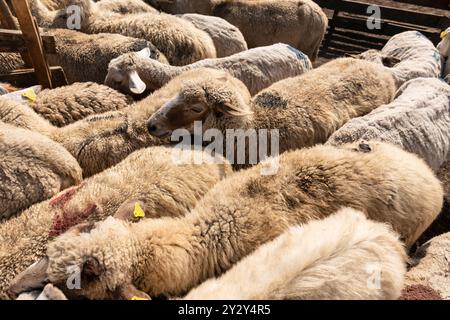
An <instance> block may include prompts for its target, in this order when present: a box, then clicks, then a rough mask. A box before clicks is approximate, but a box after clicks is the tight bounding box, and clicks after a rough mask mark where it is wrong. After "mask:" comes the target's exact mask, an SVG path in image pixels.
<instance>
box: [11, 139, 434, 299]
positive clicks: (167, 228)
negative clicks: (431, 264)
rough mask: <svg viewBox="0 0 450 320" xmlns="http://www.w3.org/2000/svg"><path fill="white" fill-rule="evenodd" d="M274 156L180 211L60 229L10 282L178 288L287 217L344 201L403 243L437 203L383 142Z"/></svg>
mask: <svg viewBox="0 0 450 320" xmlns="http://www.w3.org/2000/svg"><path fill="white" fill-rule="evenodd" d="M278 164H279V165H278V171H276V173H275V174H273V175H262V174H261V170H262V169H263V168H264V167H265V166H266V165H267V163H262V164H260V165H257V166H255V167H253V168H251V169H249V170H242V171H240V172H236V173H234V174H232V175H231V176H229V177H228V178H226V179H224V180H222V181H221V182H219V183H218V184H216V185H215V186H214V187H213V188H212V189H211V190H210V191H209V192H208V193H207V194H206V195H205V196H204V197H203V198H202V200H201V201H200V202H199V203H198V204H197V205H196V207H195V208H194V209H192V210H191V211H190V212H189V213H188V214H186V215H185V216H184V217H181V218H161V219H146V220H142V221H140V222H138V223H130V222H126V221H122V220H119V219H115V218H112V217H109V218H108V219H106V220H104V221H102V222H99V223H97V224H96V225H95V226H94V228H89V229H88V230H86V229H84V230H81V231H79V230H78V231H77V230H75V231H73V232H66V233H65V234H63V235H61V236H59V237H58V238H57V239H55V240H54V241H52V242H51V243H50V244H49V245H48V249H47V256H46V257H44V258H43V260H41V262H39V263H37V265H35V266H39V269H40V270H41V272H36V270H35V269H36V268H33V266H32V267H31V268H29V269H27V270H26V271H24V273H22V274H21V275H20V277H18V278H16V280H15V281H13V282H12V283H11V291H12V293H13V294H19V293H21V292H23V291H25V292H26V291H29V290H32V289H34V288H36V287H41V286H42V284H43V282H45V280H47V281H49V282H51V283H53V284H55V285H57V286H58V287H60V289H62V290H63V291H64V292H67V291H70V292H72V293H73V294H77V295H82V296H86V297H87V298H90V299H104V298H117V297H121V298H126V299H129V298H131V297H132V295H137V294H136V293H137V292H139V291H141V292H143V294H142V295H143V296H144V297H148V295H150V296H152V297H153V296H157V295H160V294H169V295H173V296H179V295H184V294H185V293H186V292H187V291H188V290H190V289H192V288H193V287H195V286H197V285H199V284H200V283H202V282H203V281H205V280H207V279H208V278H211V277H213V276H218V275H220V274H222V273H224V272H225V271H227V270H229V269H230V268H231V267H232V266H233V265H234V264H235V263H237V262H238V261H240V260H241V259H242V258H244V257H245V256H247V255H249V254H251V253H252V252H254V250H256V249H257V248H258V247H259V246H261V245H263V244H264V243H267V242H269V241H271V240H273V239H275V238H276V237H278V236H280V235H281V234H282V233H283V232H285V231H286V230H287V229H288V228H289V227H290V226H293V225H298V224H303V223H307V222H308V221H310V220H313V219H322V218H325V217H327V216H329V215H332V214H333V213H335V212H336V211H337V210H339V209H340V208H342V207H352V208H354V209H356V210H360V211H362V212H364V213H365V214H366V216H367V217H369V218H370V219H372V220H375V221H379V222H384V223H388V224H390V225H391V226H392V227H393V229H394V230H395V231H396V232H398V233H399V234H400V236H401V238H402V239H403V240H404V241H405V243H406V246H407V247H410V246H411V245H412V244H413V243H414V242H415V240H416V239H417V238H418V237H419V235H420V234H421V233H422V232H423V230H425V229H426V228H427V227H428V225H429V224H430V223H431V222H432V221H433V219H434V218H435V217H436V216H437V214H438V213H439V211H440V209H441V206H442V197H443V191H442V187H441V185H440V183H439V181H438V180H437V178H436V177H435V176H434V174H433V172H432V171H431V169H430V168H429V167H428V166H427V165H426V164H425V162H424V161H422V160H421V159H419V158H418V157H417V156H415V155H413V154H410V153H408V152H405V151H403V150H401V149H400V148H398V147H395V146H393V145H389V144H386V143H374V142H372V143H369V144H366V143H361V144H358V143H356V144H354V145H350V146H346V147H343V148H336V147H332V146H322V145H320V146H315V147H313V148H309V149H302V150H297V151H292V152H286V153H284V154H282V155H281V156H280V157H279V158H278ZM2 232H3V231H2ZM332 232H333V230H330V231H326V232H325V234H326V233H332ZM308 243H309V242H308ZM32 262H34V261H33V260H31V262H30V264H31V263H32ZM69 266H72V267H73V266H76V267H78V268H79V269H78V270H80V271H81V278H82V279H84V281H83V283H82V286H81V289H79V290H78V289H77V290H67V288H66V287H65V283H66V280H67V277H68V274H67V267H69ZM25 280H26V281H25ZM130 293H131V294H132V295H130Z"/></svg>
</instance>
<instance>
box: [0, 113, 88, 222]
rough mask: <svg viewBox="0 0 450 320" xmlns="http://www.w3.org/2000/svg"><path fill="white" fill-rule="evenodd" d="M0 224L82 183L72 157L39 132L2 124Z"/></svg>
mask: <svg viewBox="0 0 450 320" xmlns="http://www.w3.org/2000/svg"><path fill="white" fill-rule="evenodd" d="M0 154H1V161H0V181H1V184H0V220H3V219H4V218H9V217H10V216H11V215H14V214H16V213H18V212H19V211H21V210H24V209H26V208H28V207H29V206H30V205H32V204H34V203H37V202H41V201H44V200H47V199H49V198H50V197H52V196H54V195H55V194H57V193H58V192H60V191H61V190H63V189H66V188H68V187H70V186H73V185H76V184H79V183H80V182H81V179H82V177H81V168H80V166H79V165H78V163H77V161H76V160H75V159H74V158H73V157H72V155H71V154H70V153H69V152H68V151H67V150H66V149H64V148H63V147H62V146H60V145H59V144H57V143H56V142H54V141H52V140H50V139H49V138H47V137H46V136H43V135H41V134H39V133H37V132H33V131H30V130H26V129H21V128H17V127H14V126H11V125H8V124H5V123H3V122H1V121H0Z"/></svg>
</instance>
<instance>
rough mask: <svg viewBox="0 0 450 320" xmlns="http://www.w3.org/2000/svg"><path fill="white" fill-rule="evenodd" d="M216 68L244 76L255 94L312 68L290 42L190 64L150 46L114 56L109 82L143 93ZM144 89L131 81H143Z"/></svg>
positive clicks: (240, 76)
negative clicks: (156, 54) (172, 60)
mask: <svg viewBox="0 0 450 320" xmlns="http://www.w3.org/2000/svg"><path fill="white" fill-rule="evenodd" d="M199 68H212V69H219V70H225V71H227V72H229V73H230V74H231V75H232V76H234V77H236V78H237V79H239V80H241V81H242V82H243V83H244V84H245V85H246V86H247V88H248V90H249V91H250V94H251V95H254V94H256V93H258V92H259V91H261V90H262V89H264V88H267V87H268V86H270V85H271V84H273V83H275V82H277V81H279V80H282V79H286V78H289V77H295V76H298V75H301V74H303V73H305V72H307V71H309V70H311V69H312V63H311V61H310V60H309V59H308V57H307V56H306V55H304V54H303V53H302V52H300V51H298V50H297V49H294V48H292V47H291V46H289V45H286V44H281V43H279V44H274V45H272V46H267V47H260V48H255V49H250V50H247V51H244V52H240V53H237V54H234V55H232V56H229V57H225V58H217V59H205V60H201V61H197V62H194V63H192V64H189V65H186V66H181V67H177V66H170V65H168V64H163V63H160V62H159V61H156V60H154V59H151V55H150V52H149V50H148V49H143V50H142V51H140V52H133V53H127V54H124V55H122V56H120V57H118V58H116V59H114V60H112V61H111V62H110V64H109V67H108V75H107V76H106V79H105V84H106V85H108V86H110V87H112V88H114V89H117V90H120V91H123V92H125V93H137V94H139V93H142V92H143V90H145V89H147V90H150V91H154V90H157V89H159V88H161V87H163V86H164V85H165V84H166V83H167V82H169V81H170V80H171V79H173V78H175V77H176V76H178V75H180V74H181V73H183V72H185V71H188V70H193V69H199ZM141 82H143V83H144V84H145V85H144V86H141V90H142V92H141V91H139V90H137V87H136V86H135V85H134V86H130V84H134V83H141Z"/></svg>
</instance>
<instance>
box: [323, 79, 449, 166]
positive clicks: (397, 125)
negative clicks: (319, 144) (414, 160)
mask: <svg viewBox="0 0 450 320" xmlns="http://www.w3.org/2000/svg"><path fill="white" fill-rule="evenodd" d="M449 98H450V87H449V86H448V85H447V84H446V83H445V82H443V81H441V80H439V79H437V78H417V79H413V80H410V81H408V82H406V83H405V84H404V85H403V86H402V87H401V88H400V89H399V90H398V92H397V97H396V99H395V100H394V101H392V102H391V103H389V104H387V105H384V106H381V107H379V108H377V109H375V110H373V111H372V112H371V113H369V114H367V115H365V116H363V117H359V118H353V119H351V120H350V121H349V122H347V123H346V124H345V125H344V126H343V127H341V128H340V129H339V130H337V131H336V132H335V133H333V135H331V137H330V138H329V139H328V141H327V143H328V144H331V145H339V144H344V143H349V142H354V141H356V140H360V139H364V140H371V139H376V140H382V141H386V142H390V143H393V144H396V145H398V146H400V147H403V149H405V150H406V151H409V152H412V153H415V154H417V155H418V156H419V157H421V158H423V159H424V160H425V161H426V162H427V163H428V165H429V166H430V167H431V168H432V169H433V170H435V171H437V170H438V169H439V167H440V166H441V165H442V164H443V163H444V161H445V160H446V158H447V153H448V152H449V151H450V102H449Z"/></svg>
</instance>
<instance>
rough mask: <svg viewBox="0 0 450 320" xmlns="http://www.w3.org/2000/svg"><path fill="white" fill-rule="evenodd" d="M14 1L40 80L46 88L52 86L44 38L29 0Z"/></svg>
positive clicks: (24, 37)
mask: <svg viewBox="0 0 450 320" xmlns="http://www.w3.org/2000/svg"><path fill="white" fill-rule="evenodd" d="M12 2H13V6H14V10H15V12H16V15H17V20H18V21H19V25H20V28H21V29H22V33H23V39H24V40H25V44H26V46H27V48H28V53H29V55H30V57H31V60H32V62H33V67H34V70H35V72H36V77H37V79H38V82H39V84H40V85H42V87H44V88H52V87H53V86H52V79H51V74H50V70H49V68H48V64H47V60H46V57H45V54H44V51H43V44H42V40H41V38H40V35H39V30H38V28H37V25H36V23H35V21H34V19H33V17H32V16H31V12H30V8H29V6H28V0H13V1H12Z"/></svg>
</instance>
